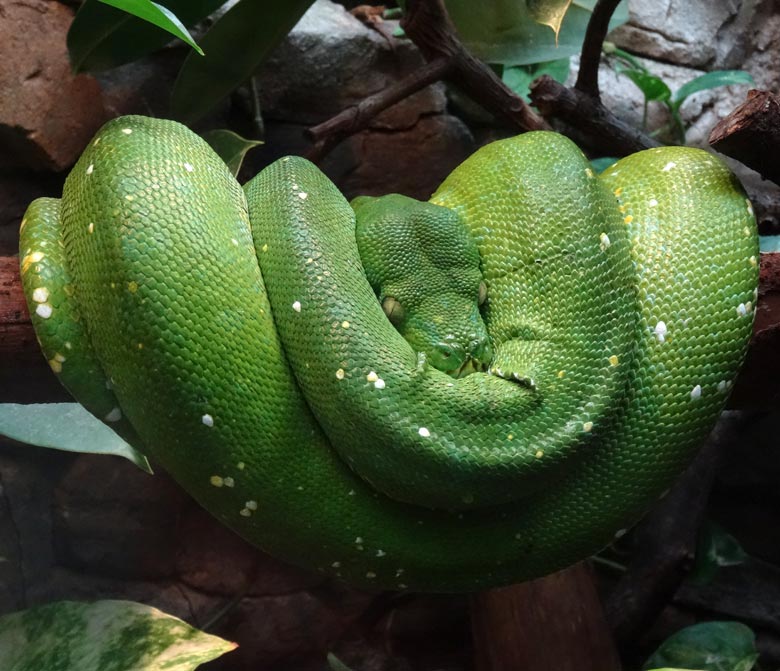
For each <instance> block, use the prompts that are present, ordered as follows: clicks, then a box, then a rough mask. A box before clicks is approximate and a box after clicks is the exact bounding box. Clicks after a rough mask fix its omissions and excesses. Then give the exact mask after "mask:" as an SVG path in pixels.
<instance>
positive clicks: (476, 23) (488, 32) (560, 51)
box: [446, 0, 628, 65]
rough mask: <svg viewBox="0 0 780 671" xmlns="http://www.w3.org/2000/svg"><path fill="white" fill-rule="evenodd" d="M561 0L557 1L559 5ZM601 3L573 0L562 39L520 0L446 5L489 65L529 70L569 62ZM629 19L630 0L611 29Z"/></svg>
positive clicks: (455, 0) (464, 0) (456, 0)
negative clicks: (538, 65) (534, 65)
mask: <svg viewBox="0 0 780 671" xmlns="http://www.w3.org/2000/svg"><path fill="white" fill-rule="evenodd" d="M556 1H557V0H556ZM595 4H596V0H572V2H571V6H570V7H569V9H568V11H567V12H566V17H565V20H564V21H563V24H562V25H561V28H560V32H559V34H558V40H557V45H556V39H555V35H554V34H553V32H552V31H551V30H550V29H549V28H548V27H547V26H543V25H541V24H539V23H537V22H536V21H534V19H533V16H532V15H531V12H530V11H529V9H528V5H527V4H526V3H525V2H520V1H519V0H493V1H492V2H489V3H475V2H472V0H446V5H447V10H448V11H449V13H450V16H451V18H452V20H453V22H454V23H455V26H456V28H457V29H458V35H459V36H460V37H461V39H462V40H463V41H464V42H465V43H466V46H467V47H468V48H469V49H470V50H471V51H472V53H474V55H475V56H477V57H478V58H481V59H482V60H484V61H487V62H488V63H501V64H503V65H528V64H530V63H541V62H545V61H554V60H558V59H562V58H567V57H569V56H573V55H574V54H577V53H579V51H580V48H581V46H582V40H583V37H584V36H585V29H586V27H587V25H588V19H590V15H591V12H592V11H593V7H594V6H595ZM627 20H628V3H627V2H626V1H625V0H624V1H623V2H621V3H620V4H619V5H618V8H617V10H616V11H615V13H614V14H613V16H612V21H611V22H610V28H616V27H617V26H619V25H620V24H622V23H625V22H626V21H627Z"/></svg>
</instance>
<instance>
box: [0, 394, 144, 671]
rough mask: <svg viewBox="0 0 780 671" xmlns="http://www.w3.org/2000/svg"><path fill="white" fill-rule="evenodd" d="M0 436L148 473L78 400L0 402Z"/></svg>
mask: <svg viewBox="0 0 780 671" xmlns="http://www.w3.org/2000/svg"><path fill="white" fill-rule="evenodd" d="M0 435H3V436H7V437H8V438H13V439H14V440H18V441H21V442H23V443H28V444H30V445H36V446H38V447H49V448H53V449H55V450H64V451H66V452H85V453H89V454H113V455H116V456H118V457H124V458H125V459H129V460H130V461H131V462H133V463H134V464H135V465H136V466H138V467H139V468H140V469H142V470H144V471H146V472H147V473H151V472H152V468H151V466H150V465H149V462H148V461H147V460H146V457H145V456H143V455H142V454H141V453H140V452H138V451H137V450H135V449H134V448H133V447H131V446H130V445H128V444H127V443H126V442H125V441H124V440H122V439H121V438H120V437H119V436H118V435H117V434H116V433H114V432H113V431H112V430H111V429H110V428H109V427H108V426H106V425H105V424H103V422H101V421H100V420H99V419H97V418H96V417H93V416H92V415H91V414H89V413H88V412H87V411H86V410H85V409H84V408H83V407H82V406H81V405H79V404H78V403H35V404H30V405H20V404H17V403H1V404H0ZM2 668H3V667H2V665H0V669H2Z"/></svg>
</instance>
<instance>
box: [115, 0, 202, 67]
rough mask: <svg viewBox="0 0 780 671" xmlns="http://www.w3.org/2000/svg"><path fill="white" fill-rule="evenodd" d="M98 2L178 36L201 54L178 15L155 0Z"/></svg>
mask: <svg viewBox="0 0 780 671" xmlns="http://www.w3.org/2000/svg"><path fill="white" fill-rule="evenodd" d="M100 2H102V3H103V4H106V5H111V6H112V7H116V8H117V9H121V10H122V11H123V12H127V13H128V14H132V15H133V16H137V17H138V18H139V19H143V20H144V21H147V22H149V23H151V24H152V25H154V26H157V27H158V28H162V29H163V30H164V31H166V32H168V33H170V34H171V35H173V36H174V37H178V38H179V39H180V40H181V41H182V42H185V43H186V44H189V45H190V46H191V47H192V48H193V49H195V51H197V52H198V53H199V54H200V55H201V56H202V55H203V50H202V49H201V48H200V47H199V46H198V45H197V43H196V42H195V40H194V39H192V35H190V33H189V31H188V30H187V28H185V27H184V24H183V23H182V22H181V21H179V17H177V16H176V14H174V13H173V12H172V11H171V10H170V9H168V8H167V7H163V6H162V5H158V4H157V3H156V2H152V0H100Z"/></svg>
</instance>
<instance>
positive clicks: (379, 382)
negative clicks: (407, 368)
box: [366, 370, 385, 389]
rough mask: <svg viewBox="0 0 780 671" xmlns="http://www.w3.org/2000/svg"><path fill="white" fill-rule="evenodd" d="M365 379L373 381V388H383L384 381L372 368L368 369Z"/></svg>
mask: <svg viewBox="0 0 780 671" xmlns="http://www.w3.org/2000/svg"><path fill="white" fill-rule="evenodd" d="M366 381H367V382H371V383H373V385H374V388H375V389H384V388H385V381H384V380H383V379H382V378H381V377H379V375H377V373H376V371H374V370H372V371H369V373H368V375H366Z"/></svg>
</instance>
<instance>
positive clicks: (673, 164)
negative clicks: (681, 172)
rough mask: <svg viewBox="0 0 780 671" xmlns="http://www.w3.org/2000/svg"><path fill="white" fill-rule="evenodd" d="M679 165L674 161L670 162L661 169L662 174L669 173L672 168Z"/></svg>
mask: <svg viewBox="0 0 780 671" xmlns="http://www.w3.org/2000/svg"><path fill="white" fill-rule="evenodd" d="M676 165H677V164H676V163H675V162H674V161H669V163H667V164H666V165H665V166H664V167H663V168H661V172H669V171H670V170H671V169H672V168H674V167H675V166H676Z"/></svg>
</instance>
